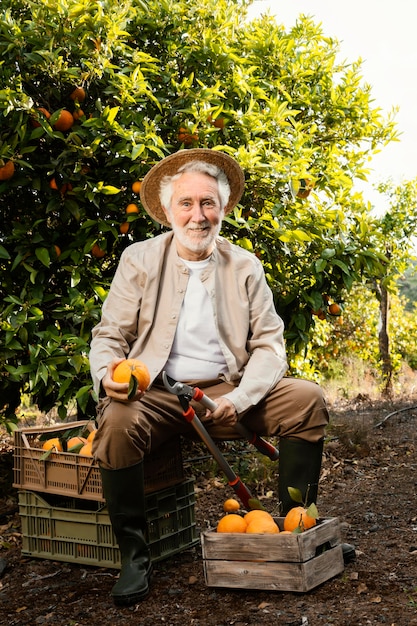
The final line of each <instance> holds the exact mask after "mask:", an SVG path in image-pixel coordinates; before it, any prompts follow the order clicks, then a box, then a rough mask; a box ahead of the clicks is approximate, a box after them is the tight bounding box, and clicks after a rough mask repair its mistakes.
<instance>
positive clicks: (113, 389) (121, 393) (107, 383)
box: [101, 359, 145, 402]
mask: <svg viewBox="0 0 417 626" xmlns="http://www.w3.org/2000/svg"><path fill="white" fill-rule="evenodd" d="M122 361H124V359H114V360H113V361H112V362H111V363H110V364H109V365H108V366H107V372H106V373H105V375H104V376H103V379H102V381H101V385H102V387H103V389H104V391H105V392H106V395H107V396H108V397H109V398H113V399H114V400H119V402H134V401H135V400H140V399H141V398H142V396H143V395H144V393H145V392H144V391H141V390H140V389H139V388H138V390H137V392H136V394H135V396H133V398H128V397H127V394H128V391H129V383H116V382H115V381H114V380H113V372H114V370H115V369H116V367H117V366H118V365H119V363H121V362H122Z"/></svg>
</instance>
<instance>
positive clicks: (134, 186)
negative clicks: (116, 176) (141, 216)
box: [132, 180, 142, 193]
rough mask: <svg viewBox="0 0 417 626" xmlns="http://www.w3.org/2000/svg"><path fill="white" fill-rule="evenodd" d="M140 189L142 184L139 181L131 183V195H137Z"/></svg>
mask: <svg viewBox="0 0 417 626" xmlns="http://www.w3.org/2000/svg"><path fill="white" fill-rule="evenodd" d="M141 187H142V182H141V181H140V180H135V182H134V183H132V191H133V193H139V192H140V188H141Z"/></svg>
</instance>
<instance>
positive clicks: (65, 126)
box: [54, 109, 74, 131]
mask: <svg viewBox="0 0 417 626" xmlns="http://www.w3.org/2000/svg"><path fill="white" fill-rule="evenodd" d="M73 124H74V118H73V116H72V114H71V113H70V112H69V111H67V110H66V109H62V111H61V113H60V114H59V117H58V119H57V121H56V122H55V124H54V128H55V130H61V131H65V130H69V129H70V128H71V126H72V125H73Z"/></svg>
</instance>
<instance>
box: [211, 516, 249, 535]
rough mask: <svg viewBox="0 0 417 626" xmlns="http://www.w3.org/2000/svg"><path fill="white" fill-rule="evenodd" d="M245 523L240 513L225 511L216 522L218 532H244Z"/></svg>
mask: <svg viewBox="0 0 417 626" xmlns="http://www.w3.org/2000/svg"><path fill="white" fill-rule="evenodd" d="M246 527H247V524H246V522H245V520H244V519H243V517H242V516H241V515H237V514H236V513H227V514H226V515H224V516H223V517H222V518H221V519H220V520H219V523H218V524H217V532H218V533H245V532H246Z"/></svg>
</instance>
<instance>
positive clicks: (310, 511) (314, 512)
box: [307, 502, 319, 519]
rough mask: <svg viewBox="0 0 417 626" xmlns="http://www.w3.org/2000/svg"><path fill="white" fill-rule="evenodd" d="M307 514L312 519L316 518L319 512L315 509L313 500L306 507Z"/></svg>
mask: <svg viewBox="0 0 417 626" xmlns="http://www.w3.org/2000/svg"><path fill="white" fill-rule="evenodd" d="M307 515H308V516H309V517H313V518H314V519H318V518H319V512H318V510H317V506H316V505H315V504H314V502H312V503H311V504H310V505H309V507H308V509H307Z"/></svg>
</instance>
